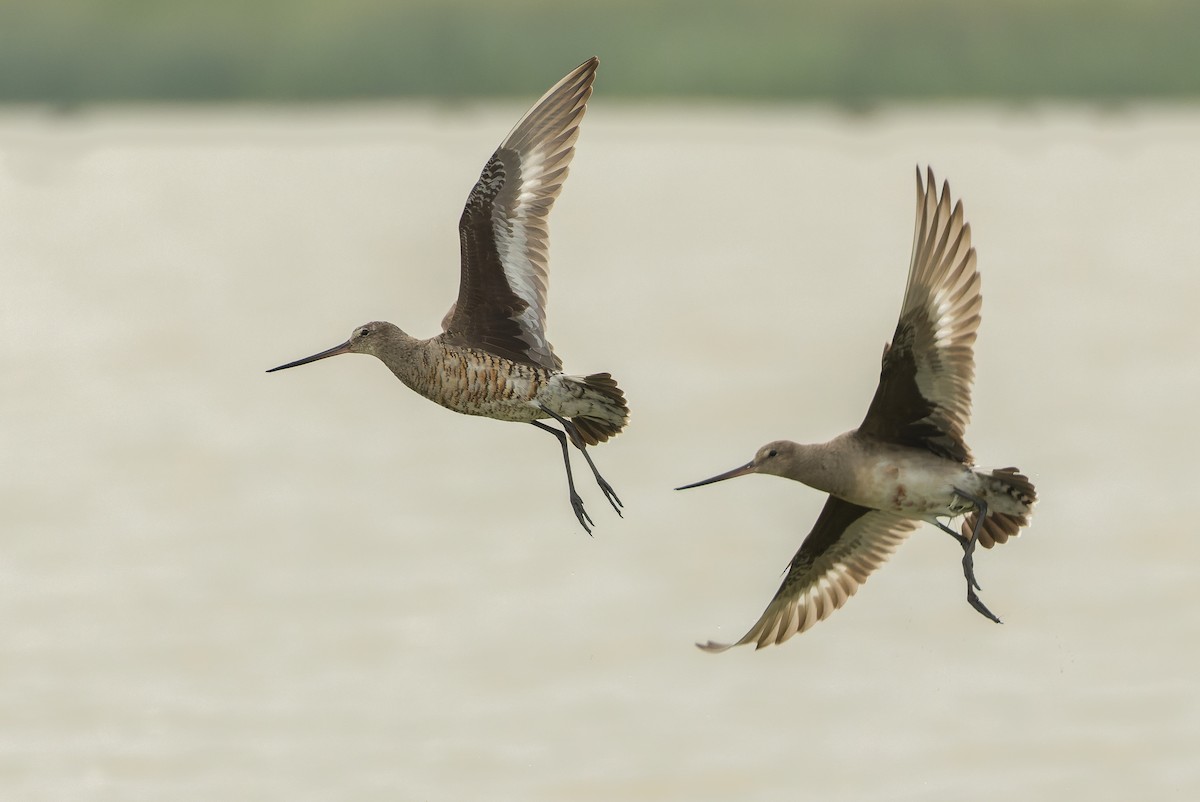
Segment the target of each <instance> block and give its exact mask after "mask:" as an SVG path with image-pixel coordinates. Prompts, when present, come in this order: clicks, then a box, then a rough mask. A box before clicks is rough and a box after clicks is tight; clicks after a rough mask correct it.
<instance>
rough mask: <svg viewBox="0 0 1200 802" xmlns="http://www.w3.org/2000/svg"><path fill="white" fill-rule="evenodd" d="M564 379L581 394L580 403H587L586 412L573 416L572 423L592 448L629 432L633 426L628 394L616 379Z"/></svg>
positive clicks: (598, 376)
mask: <svg viewBox="0 0 1200 802" xmlns="http://www.w3.org/2000/svg"><path fill="white" fill-rule="evenodd" d="M564 378H566V379H567V380H568V381H569V382H570V383H571V384H572V385H574V387H573V388H572V389H573V390H574V392H578V393H580V396H581V398H580V400H581V401H585V402H587V407H588V409H587V411H586V412H584V413H583V414H579V415H572V416H571V423H573V424H575V429H576V430H577V431H578V432H579V436H580V437H581V438H583V442H584V443H586V444H587V445H589V446H594V445H596V444H597V443H603V442H604V441H606V440H608V438H610V437H616V436H617V435H618V434H619V433H620V432H621V430H622V429H624V428H625V424H627V423H628V422H629V407H627V406H626V405H625V393H623V392H621V388H620V387H618V386H617V382H616V380H615V379H614V378H613V377H612V376H610V375H609V374H607V373H593V374H591V375H590V376H570V377H564Z"/></svg>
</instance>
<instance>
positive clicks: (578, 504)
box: [530, 420, 595, 535]
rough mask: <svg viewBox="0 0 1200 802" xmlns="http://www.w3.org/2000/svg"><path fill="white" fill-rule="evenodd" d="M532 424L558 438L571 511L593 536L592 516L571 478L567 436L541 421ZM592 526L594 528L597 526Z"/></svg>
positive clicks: (533, 421) (584, 529) (584, 528)
mask: <svg viewBox="0 0 1200 802" xmlns="http://www.w3.org/2000/svg"><path fill="white" fill-rule="evenodd" d="M530 423H532V424H533V425H534V426H536V427H538V428H539V429H541V430H542V431H546V432H550V434H552V435H554V436H555V437H557V438H558V444H559V445H560V446H562V453H563V465H565V466H566V468H567V492H568V493H570V496H571V509H573V510H575V517H576V518H578V519H579V525H580V526H582V527H583V531H585V532H587V533H588V535H591V534H592V530H591V528H590V527H589V526H588V524H592V519H591V516H589V515H588V514H587V510H585V509H584V508H583V499H581V498H580V497H579V494H578V493H576V492H575V479H574V478H573V477H572V476H571V454H570V451H569V450H568V449H567V436H566V435H565V434H564V433H563V432H560V431H559V430H558V429H555V428H554V427H553V426H547V425H546V424H544V423H542V422H541V421H536V420H531V421H530ZM592 525H593V526H594V525H595V524H592Z"/></svg>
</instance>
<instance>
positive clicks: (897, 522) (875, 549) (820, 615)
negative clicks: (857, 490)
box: [697, 496, 920, 652]
mask: <svg viewBox="0 0 1200 802" xmlns="http://www.w3.org/2000/svg"><path fill="white" fill-rule="evenodd" d="M919 525H920V521H915V520H913V519H911V518H902V517H900V516H899V515H894V514H892V513H889V512H882V511H880V510H873V509H870V508H868V507H860V506H858V505H857V504H851V503H850V502H848V501H842V500H841V499H839V498H834V497H833V496H830V497H829V500H828V501H826V502H825V508H824V509H823V510H821V514H820V515H819V516H817V522H816V523H815V524H814V525H813V529H812V532H810V533H809V534H808V537H806V538H805V539H804V542H803V543H802V544H801V545H800V550H799V551H797V552H796V556H795V557H793V558H792V563H791V565H790V566H789V567H788V572H787V575H786V576H785V577H784V578H783V584H782V585H780V587H779V590H778V591H777V592H776V593H775V598H773V599H771V603H770V604H768V605H767V609H766V610H765V611H764V612H763V614H762V617H761V618H759V619H758V623H756V624H755V625H754V626H753V627H752V628H751V629H750V631H749V632H747V633H746V634H745V635H744V636H743V637H742V639H741V640H739V641H738V642H737V643H715V642H713V641H709V642H708V643H702V644H697V645H698V646H699V647H700V648H701V649H704V650H705V651H707V652H723V651H725V650H726V649H729V648H732V647H734V646H741V645H743V644H746V643H753V644H755V648H757V649H761V648H762V647H764V646H769V645H771V644H772V643H783V642H784V641H785V640H787V639H788V638H790V637H792V636H793V635H795V634H797V633H799V632H803V631H805V630H806V629H809V628H810V627H812V625H813V624H815V623H817V622H818V621H824V620H825V619H826V618H828V617H829V615H830V614H831V613H832V612H833V611H834V610H836V609H838V608H839V607H841V606H842V605H843V604H845V603H846V600H847V599H849V598H850V597H851V596H853V595H854V594H855V592H856V591H857V590H858V586H859V585H861V584H862V583H864V582H866V581H867V577H868V576H869V575H870V574H871V572H872V571H874V570H875V569H876V568H878V567H879V566H880V565H882V564H883V562H884V561H885V560H887V558H888V557H889V556H890V555H891V553H892V552H893V551H895V550H896V547H897V546H899V545H900V544H901V543H903V542H904V539H905V538H906V537H908V535H909V533H911V532H912V531H913V530H914V529H916V528H917V527H918V526H919Z"/></svg>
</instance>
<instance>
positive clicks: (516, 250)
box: [442, 58, 599, 370]
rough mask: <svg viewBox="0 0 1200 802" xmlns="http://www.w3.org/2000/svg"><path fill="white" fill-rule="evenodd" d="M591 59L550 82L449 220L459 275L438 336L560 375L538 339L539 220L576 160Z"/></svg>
mask: <svg viewBox="0 0 1200 802" xmlns="http://www.w3.org/2000/svg"><path fill="white" fill-rule="evenodd" d="M598 64H599V61H598V60H597V59H595V58H590V59H588V60H587V61H585V62H584V63H583V64H581V65H579V66H578V67H576V68H575V69H574V70H572V71H571V73H570V74H569V75H567V76H566V77H565V78H563V79H562V80H561V81H559V82H558V83H557V84H555V85H554V86H553V87H552V88H551V89H550V91H549V92H547V93H546V94H545V95H543V96H542V99H541V100H539V101H538V102H537V103H536V104H534V106H533V108H531V109H530V110H529V111H528V112H526V114H525V116H524V117H522V118H521V120H520V122H518V123H517V124H516V126H515V127H514V128H513V129H512V131H511V132H510V133H509V134H508V136H507V137H505V139H504V141H503V142H502V143H500V147H499V148H497V149H496V152H495V153H494V154H492V158H491V159H489V160H488V163H487V164H486V165H485V166H484V168H483V173H482V174H481V175H480V176H479V181H478V182H477V183H476V184H475V187H474V189H472V190H471V194H470V196H469V197H468V198H467V203H466V206H465V207H464V208H463V213H462V218H461V219H460V220H459V223H458V236H459V244H460V246H461V249H462V276H461V281H460V284H459V288H458V300H457V301H456V302H455V305H454V306H452V307H451V310H450V312H449V313H447V316H446V319H445V320H444V321H443V324H442V326H443V328H444V329H445V332H446V335H445V336H446V337H447V338H448V339H449V340H450V341H452V342H455V343H457V344H460V345H467V346H471V347H474V348H483V349H486V350H488V351H491V352H492V353H495V354H497V355H499V356H502V357H505V358H508V359H512V360H515V361H517V362H525V363H529V364H533V365H538V366H541V367H544V368H549V369H552V370H560V369H561V368H562V361H561V360H560V359H559V358H558V357H557V356H555V354H554V349H553V348H552V347H551V346H550V342H549V341H548V340H547V339H546V332H545V329H546V287H547V284H548V282H549V278H548V274H547V259H548V257H547V249H548V236H547V232H546V219H547V217H548V215H549V214H550V208H551V207H552V206H553V205H554V199H555V198H557V197H558V193H559V191H560V190H561V189H562V184H563V181H564V180H566V177H567V168H568V165H570V163H571V157H572V156H573V155H574V154H575V147H574V145H575V140H576V139H577V138H578V136H579V122H580V120H582V119H583V114H584V111H585V110H586V105H587V100H588V97H590V96H591V93H592V81H593V79H594V78H595V75H596V67H597V65H598Z"/></svg>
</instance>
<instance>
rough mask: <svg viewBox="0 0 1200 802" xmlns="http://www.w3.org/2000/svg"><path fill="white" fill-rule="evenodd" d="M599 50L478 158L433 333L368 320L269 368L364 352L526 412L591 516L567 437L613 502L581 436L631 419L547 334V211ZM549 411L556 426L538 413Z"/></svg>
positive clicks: (455, 396)
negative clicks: (446, 295)
mask: <svg viewBox="0 0 1200 802" xmlns="http://www.w3.org/2000/svg"><path fill="white" fill-rule="evenodd" d="M598 64H599V61H598V60H597V59H596V58H590V59H588V60H587V61H585V62H584V63H583V64H580V65H579V66H578V67H576V68H575V69H574V70H572V71H571V72H570V73H569V74H568V75H567V76H566V77H565V78H563V79H562V80H561V81H559V82H558V83H557V84H555V85H554V86H553V87H551V89H550V91H549V92H547V93H546V94H545V95H543V96H542V99H541V100H539V101H538V102H537V103H535V104H534V106H533V108H531V109H530V110H529V111H528V112H526V113H525V116H524V117H522V118H521V119H520V121H519V122H518V123H517V124H516V126H515V127H514V128H513V129H512V131H511V132H509V134H508V136H507V137H505V139H504V141H503V142H501V143H500V147H499V148H497V149H496V152H495V153H494V154H492V158H491V159H489V160H488V162H487V164H486V165H484V168H483V173H482V174H481V175H480V176H479V181H478V182H477V183H476V184H475V187H474V188H473V189H472V190H471V194H470V195H469V196H468V197H467V203H466V206H465V207H464V208H463V213H462V217H461V218H460V220H459V222H458V238H459V245H460V248H461V254H462V260H461V261H462V272H461V277H460V280H459V288H458V300H457V301H455V303H454V304H452V305H451V307H450V311H449V312H447V313H446V316H445V318H443V320H442V333H441V334H439V335H437V336H436V337H431V338H429V339H426V340H419V339H416V338H415V337H410V336H409V335H408V334H405V333H404V332H403V331H401V330H400V329H399V328H397V327H396V326H394V325H392V324H391V323H382V322H374V323H365V324H363V325H361V326H358V327H356V328H355V329H354V331H353V333H351V335H350V339H349V340H347V341H346V342H344V343H342V344H341V345H338V346H334V347H333V348H330V349H329V350H327V351H322V352H321V353H319V354H313V355H312V356H310V357H306V358H304V359H299V360H296V361H295V362H289V363H288V364H286V365H280V366H279V367H277V368H272V369H271V370H269V371H267V372H268V373H271V372H273V371H276V370H283V369H285V368H294V367H296V366H297V365H305V364H307V363H309V362H315V361H316V360H318V359H325V358H326V357H330V356H336V355H338V354H371V355H372V356H375V357H378V358H379V359H380V360H382V361H383V363H384V364H385V365H387V366H388V367H389V368H391V371H392V373H394V374H396V377H397V378H398V379H400V381H402V382H404V383H405V384H406V385H408V386H409V387H410V388H412V389H413V390H416V391H417V392H418V393H420V394H421V395H423V396H425V397H426V398H428V399H430V400H431V401H436V402H437V403H439V404H441V405H442V406H444V407H448V408H449V409H452V410H454V411H455V412H461V413H463V414H465V415H483V416H485V417H489V418H497V419H498V420H508V421H521V422H524V423H531V424H533V425H534V426H536V427H538V428H539V429H543V430H545V431H547V432H550V433H551V434H553V435H554V436H555V437H557V438H558V441H559V444H560V445H561V446H562V453H563V464H564V465H565V466H566V469H567V489H568V493H569V495H570V499H571V507H572V509H573V510H574V511H575V517H576V518H578V519H579V523H580V524H581V525H582V526H583V528H584V530H585V531H586V532H587V533H588V534H591V531H592V530H591V528H590V526H589V525H591V524H593V522H592V519H591V517H590V516H588V514H587V511H586V510H585V509H584V507H583V500H582V499H581V498H580V497H579V494H578V493H577V492H575V481H574V479H573V478H572V476H571V458H570V455H569V451H568V448H567V440H568V438H569V439H570V442H571V443H572V444H573V445H574V446H575V447H576V448H578V449H579V450H580V451H581V452H582V453H583V456H584V458H585V459H586V460H587V464H588V467H590V468H591V470H592V474H593V475H594V476H595V477H596V483H597V484H598V485H599V486H600V489H601V490H602V491H603V492H604V496H605V498H607V499H608V501H609V503H610V504H612V506H613V509H614V510H616V511H617V514H618V515H620V514H621V506H622V505H621V500H620V499H619V498H618V497H617V494H616V492H615V491H614V490H613V489H612V486H611V485H609V483H608V482H606V481H605V480H604V477H602V476H601V475H600V472H599V471H598V470H596V466H595V464H594V463H593V462H592V458H591V456H590V455H589V454H588V452H587V446H590V445H596V444H597V443H603V442H604V441H606V440H608V438H610V437H614V436H615V435H616V434H617V433H619V432H620V431H621V430H622V429H623V428H624V427H625V424H626V422H627V421H628V420H629V409H628V407H626V406H625V394H624V393H623V392H621V389H620V388H619V387H617V383H616V382H615V381H614V380H613V378H612V376H610V375H609V374H607V373H593V374H591V375H588V376H574V375H567V374H565V373H563V372H562V360H561V359H559V358H558V357H557V356H556V355H555V353H554V348H553V347H551V345H550V342H549V340H547V339H546V331H545V328H546V286H547V283H548V275H547V247H548V237H547V233H546V219H547V217H548V216H549V214H550V209H551V207H552V206H553V205H554V199H555V198H557V197H558V193H559V191H560V190H561V189H562V184H563V181H564V180H566V177H567V168H568V166H569V165H570V163H571V157H572V156H574V154H575V147H574V146H575V140H576V139H577V138H578V137H579V122H580V120H582V119H583V115H584V112H585V111H586V107H587V100H588V97H589V96H590V95H591V94H592V81H593V79H594V78H595V75H596V67H597V65H598ZM547 418H553V419H554V420H556V421H558V423H559V424H561V425H562V427H563V428H562V430H559V429H557V428H555V427H553V426H550V425H547V424H545V423H542V421H543V420H545V419H547Z"/></svg>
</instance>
